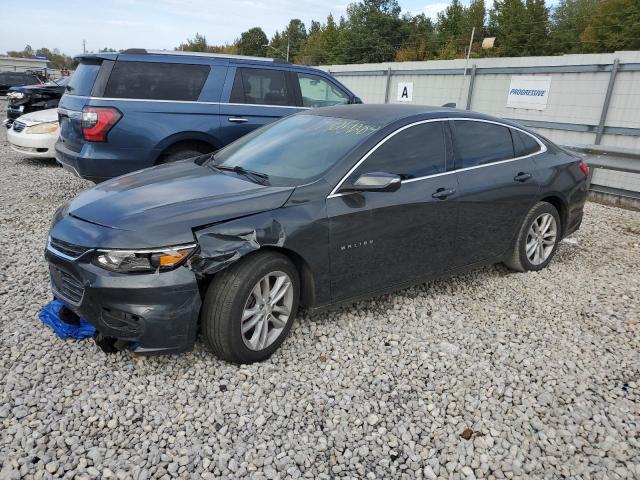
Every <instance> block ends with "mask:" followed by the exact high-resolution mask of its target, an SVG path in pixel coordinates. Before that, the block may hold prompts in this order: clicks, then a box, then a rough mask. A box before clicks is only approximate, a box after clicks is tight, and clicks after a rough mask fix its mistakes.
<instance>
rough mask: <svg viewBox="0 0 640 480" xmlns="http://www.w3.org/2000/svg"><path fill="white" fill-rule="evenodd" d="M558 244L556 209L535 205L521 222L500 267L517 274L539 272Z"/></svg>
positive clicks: (540, 204)
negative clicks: (511, 248)
mask: <svg viewBox="0 0 640 480" xmlns="http://www.w3.org/2000/svg"><path fill="white" fill-rule="evenodd" d="M559 242H560V216H559V215H558V210H556V207H554V206H553V205H551V204H550V203H547V202H538V203H537V204H535V205H534V207H533V208H532V209H531V210H530V211H529V214H528V215H527V218H525V220H524V222H523V223H522V226H521V227H520V231H519V232H518V237H517V238H516V243H515V245H514V247H513V252H512V253H511V256H510V258H509V259H507V260H506V261H505V262H504V263H505V264H506V265H507V267H509V268H511V269H512V270H516V271H518V272H526V271H536V270H542V269H543V268H545V267H546V266H547V265H549V262H551V259H552V258H553V256H554V255H555V253H556V250H557V249H558V243H559Z"/></svg>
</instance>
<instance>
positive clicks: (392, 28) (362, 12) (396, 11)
mask: <svg viewBox="0 0 640 480" xmlns="http://www.w3.org/2000/svg"><path fill="white" fill-rule="evenodd" d="M400 11H401V10H400V6H399V5H398V2H397V0H363V1H362V2H359V3H352V4H350V5H349V6H348V7H347V19H346V21H345V28H344V29H343V32H342V35H340V50H341V51H342V57H343V60H344V61H345V62H347V63H367V62H387V61H390V60H393V58H394V57H395V53H396V50H397V48H398V45H400V44H401V43H402V40H403V31H402V20H401V19H400Z"/></svg>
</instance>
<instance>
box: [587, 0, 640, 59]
mask: <svg viewBox="0 0 640 480" xmlns="http://www.w3.org/2000/svg"><path fill="white" fill-rule="evenodd" d="M639 26H640V1H638V0H602V1H600V2H599V3H598V5H597V7H596V9H595V12H594V15H593V16H592V17H591V19H590V21H589V24H588V25H587V26H586V28H585V29H584V30H583V32H582V33H581V34H580V41H581V42H582V51H587V52H614V51H616V50H638V49H640V38H639V32H640V27H639Z"/></svg>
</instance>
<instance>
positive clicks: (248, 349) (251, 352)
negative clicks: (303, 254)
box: [200, 252, 300, 363]
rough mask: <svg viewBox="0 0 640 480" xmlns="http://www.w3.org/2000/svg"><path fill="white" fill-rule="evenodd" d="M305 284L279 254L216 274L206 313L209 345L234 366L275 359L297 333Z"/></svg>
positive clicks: (204, 324) (253, 258)
mask: <svg viewBox="0 0 640 480" xmlns="http://www.w3.org/2000/svg"><path fill="white" fill-rule="evenodd" d="M299 285H300V283H299V278H298V272H297V270H296V268H295V266H294V265H293V263H291V261H290V260H289V259H288V258H287V257H285V256H284V255H281V254H279V253H275V252H267V253H257V254H254V255H252V256H250V257H247V258H246V259H244V260H242V261H240V262H239V263H237V264H235V265H232V266H231V267H229V268H228V269H226V270H223V271H222V272H220V273H218V274H216V276H215V277H214V278H213V280H212V281H211V284H210V285H209V288H208V290H207V294H206V296H205V300H204V304H203V306H202V311H201V313H200V322H201V325H202V333H203V337H204V340H205V343H206V344H207V345H208V346H209V348H210V349H211V350H212V351H213V352H214V353H215V354H216V355H217V356H218V357H220V358H222V359H224V360H228V361H230V362H236V363H253V362H258V361H261V360H264V359H266V358H268V357H270V356H271V354H273V352H274V351H275V350H277V348H278V347H279V346H280V344H281V343H282V342H283V341H284V339H285V338H286V336H287V334H288V333H289V330H290V329H291V325H292V323H293V320H294V318H295V316H296V312H297V309H298V299H299V295H300V287H299Z"/></svg>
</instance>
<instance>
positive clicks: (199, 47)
mask: <svg viewBox="0 0 640 480" xmlns="http://www.w3.org/2000/svg"><path fill="white" fill-rule="evenodd" d="M178 50H183V51H188V52H206V51H207V50H208V45H207V39H206V37H205V36H204V35H200V34H199V33H196V36H195V37H193V38H188V39H187V41H186V42H185V43H181V44H180V46H178Z"/></svg>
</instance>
